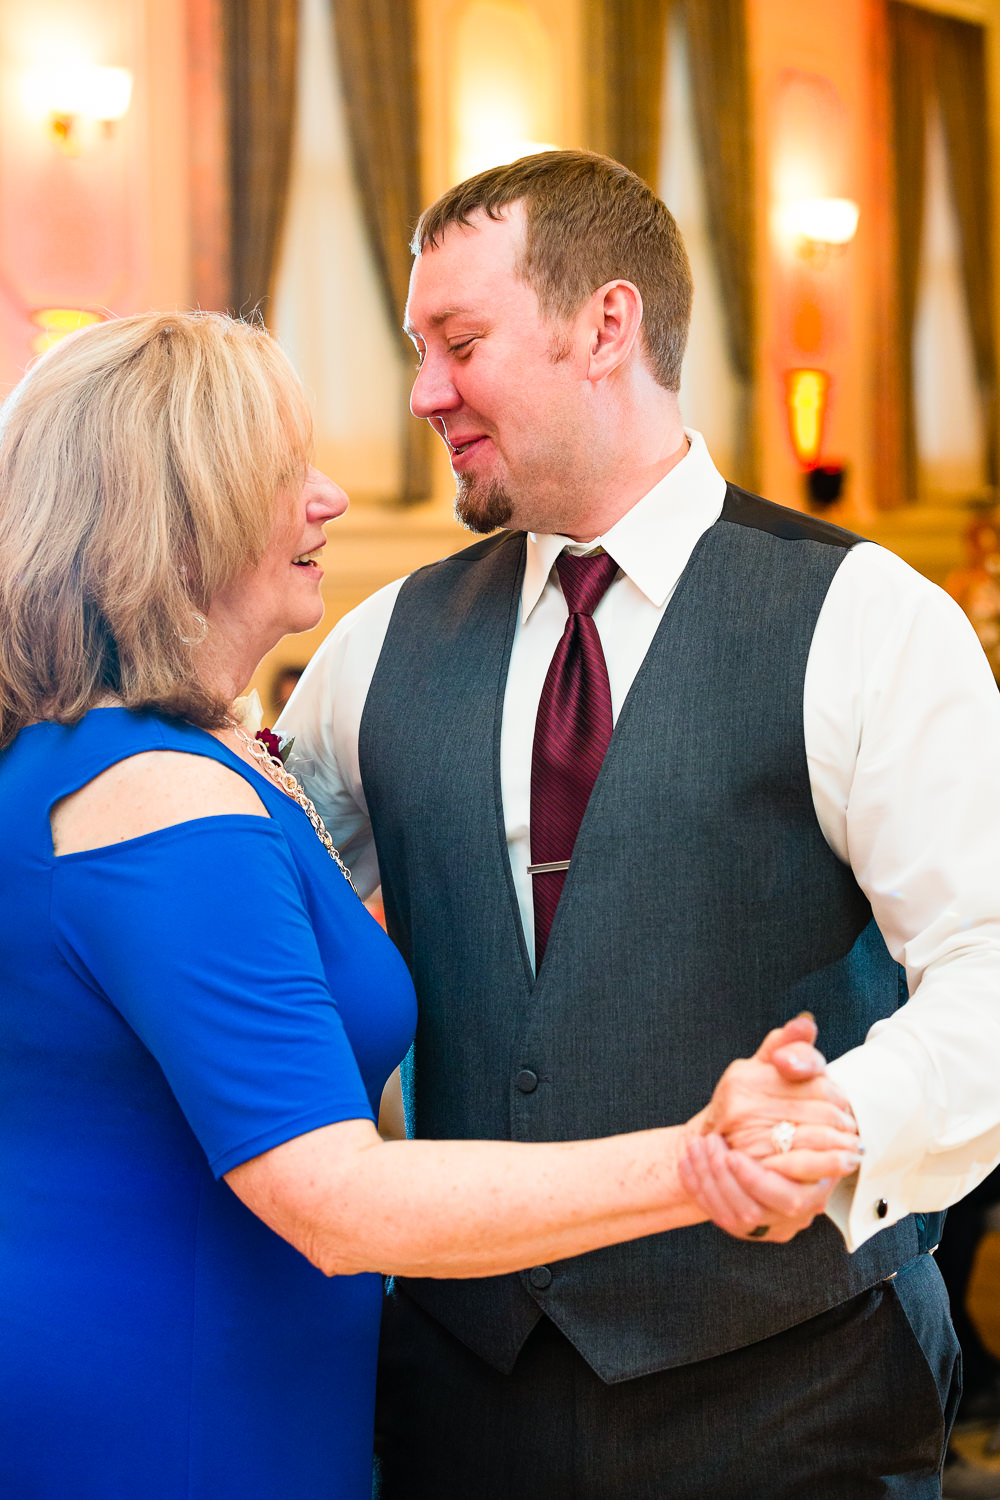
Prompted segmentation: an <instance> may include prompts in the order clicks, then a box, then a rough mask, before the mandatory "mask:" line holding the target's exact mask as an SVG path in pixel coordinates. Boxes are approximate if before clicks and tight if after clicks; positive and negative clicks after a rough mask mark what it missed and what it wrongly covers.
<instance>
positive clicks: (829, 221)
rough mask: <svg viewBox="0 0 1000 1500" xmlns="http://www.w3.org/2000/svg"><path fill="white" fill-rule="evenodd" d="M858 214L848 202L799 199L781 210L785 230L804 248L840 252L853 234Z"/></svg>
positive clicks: (842, 199)
mask: <svg viewBox="0 0 1000 1500" xmlns="http://www.w3.org/2000/svg"><path fill="white" fill-rule="evenodd" d="M859 214H860V210H859V208H858V205H857V204H856V203H855V202H853V201H852V199H850V198H799V199H797V200H796V201H795V202H794V203H789V204H788V205H787V206H786V208H785V212H784V220H785V228H786V230H787V231H788V233H789V234H790V235H791V236H792V238H793V239H795V240H799V241H804V242H805V243H806V244H807V245H822V246H825V247H826V248H828V249H833V248H837V249H840V248H842V247H843V246H844V245H849V244H850V242H851V240H853V238H854V236H855V235H856V234H857V232H858V217H859Z"/></svg>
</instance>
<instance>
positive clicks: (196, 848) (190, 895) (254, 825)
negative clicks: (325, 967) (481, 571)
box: [53, 752, 856, 1276]
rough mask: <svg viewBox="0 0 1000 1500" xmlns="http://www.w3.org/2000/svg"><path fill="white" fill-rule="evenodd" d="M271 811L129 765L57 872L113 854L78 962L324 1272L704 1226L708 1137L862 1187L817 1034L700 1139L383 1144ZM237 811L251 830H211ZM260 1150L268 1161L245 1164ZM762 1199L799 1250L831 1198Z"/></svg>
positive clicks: (395, 1267) (720, 1099)
mask: <svg viewBox="0 0 1000 1500" xmlns="http://www.w3.org/2000/svg"><path fill="white" fill-rule="evenodd" d="M263 812H264V809H263V808H262V807H261V805H260V803H259V801H258V799H257V796H256V793H255V791H254V790H253V787H252V786H250V785H249V784H248V783H247V782H245V781H244V780H243V778H242V777H238V776H237V775H236V774H235V773H234V772H232V771H229V770H228V769H227V768H225V767H223V766H220V765H218V764H217V763H215V762H214V761H210V760H205V759H203V758H201V757H196V756H191V755H185V754H174V753H171V752H153V753H148V754H144V755H139V756H135V757H133V758H132V759H131V760H129V761H126V762H122V763H121V764H120V765H119V766H117V767H114V768H112V770H111V771H109V772H106V773H104V775H103V776H99V777H97V778H95V780H94V781H93V782H91V783H89V784H88V786H87V787H86V788H83V789H81V791H80V792H79V793H75V794H74V795H73V796H72V797H69V798H67V799H66V800H65V801H64V802H63V803H62V804H60V806H59V807H58V808H57V809H56V810H55V812H54V814H53V833H54V838H55V843H56V849H57V852H58V854H60V855H66V854H77V855H79V854H81V853H82V852H83V851H85V850H92V849H94V848H95V846H96V847H97V849H98V853H97V855H96V856H95V858H94V859H93V860H84V861H83V862H82V863H81V862H80V861H79V860H77V862H76V863H73V862H69V863H67V862H66V861H65V860H63V859H58V860H57V866H58V867H59V880H58V882H57V887H58V892H57V893H58V895H59V900H58V901H57V903H56V905H57V908H58V912H59V921H60V930H61V933H62V937H63V941H64V942H65V943H66V946H67V952H69V953H75V954H79V955H82V957H81V962H83V963H84V964H85V966H86V969H87V972H88V973H89V974H91V975H93V976H94V977H95V978H96V980H97V982H98V983H99V984H100V985H101V986H102V988H103V989H104V990H105V993H106V994H107V995H108V997H109V999H110V1000H111V1001H112V1003H113V1004H115V1005H116V1006H117V1007H118V1008H119V1009H120V1010H121V1012H122V1014H123V1015H124V1016H125V1018H126V1019H127V1020H128V1022H129V1024H130V1025H131V1026H132V1027H133V1029H134V1030H135V1032H136V1034H137V1035H138V1036H139V1037H140V1039H141V1040H142V1041H143V1042H144V1044H145V1045H146V1046H147V1047H148V1048H149V1050H150V1052H151V1053H152V1055H153V1056H155V1057H156V1058H157V1060H158V1062H159V1063H160V1066H161V1067H162V1068H163V1071H164V1074H165V1076H166V1078H167V1081H168V1082H169V1084H170V1087H171V1088H172V1090H173V1091H174V1094H175V1097H176V1098H177V1100H178V1103H179V1104H180V1106H181V1108H182V1109H183V1110H184V1112H185V1114H186V1115H187V1117H188V1121H189V1123H190V1124H191V1126H192V1129H193V1130H194V1131H195V1134H196V1135H197V1136H198V1138H199V1140H200V1141H201V1142H202V1145H203V1146H204V1148H205V1150H206V1154H207V1155H208V1158H209V1160H210V1162H211V1163H212V1165H213V1169H214V1170H218V1171H220V1172H222V1173H223V1174H224V1175H225V1176H226V1180H227V1181H228V1182H229V1183H230V1185H231V1186H232V1187H233V1189H234V1190H235V1191H236V1192H237V1194H238V1195H239V1196H240V1197H241V1198H242V1199H243V1201H244V1202H245V1203H246V1204H247V1205H248V1206H249V1207H250V1208H251V1209H252V1210H253V1212H255V1213H256V1214H258V1215H259V1216H260V1217H261V1218H262V1219H263V1220H264V1221H265V1222H266V1223H268V1224H269V1225H270V1226H271V1227H272V1228H273V1229H275V1230H276V1232H277V1233H279V1234H281V1235H282V1236H284V1237H285V1238H286V1239H287V1240H288V1241H290V1243H291V1244H293V1245H295V1246H296V1247H297V1248H298V1249H299V1250H301V1251H302V1253H303V1254H305V1255H307V1256H308V1257H309V1259H310V1260H312V1261H313V1262H314V1263H315V1264H316V1265H318V1266H320V1267H321V1268H322V1269H323V1270H324V1271H326V1272H328V1273H330V1274H332V1273H334V1272H344V1273H351V1272H356V1271H361V1270H376V1271H388V1272H399V1273H403V1274H413V1275H418V1274H423V1275H437V1276H486V1275H492V1274H495V1273H498V1272H503V1271H509V1270H513V1269H515V1268H518V1267H522V1266H530V1265H533V1264H537V1263H538V1262H539V1261H542V1260H547V1259H556V1258H563V1257H565V1256H569V1255H574V1254H578V1253H580V1252H582V1251H586V1250H591V1249H596V1248H598V1247H599V1246H602V1245H609V1244H614V1243H617V1242H619V1241H622V1240H626V1239H630V1238H633V1237H635V1236H639V1235H645V1234H652V1233H656V1232H660V1231H662V1230H666V1229H671V1228H674V1227H677V1226H680V1225H683V1224H692V1223H695V1222H698V1221H700V1220H701V1219H703V1218H704V1217H705V1212H704V1210H702V1209H701V1208H700V1207H699V1206H698V1205H697V1204H696V1202H695V1201H694V1200H693V1198H692V1197H691V1196H690V1195H689V1193H688V1191H687V1189H686V1187H685V1185H684V1183H683V1181H682V1179H681V1176H680V1168H679V1162H680V1156H681V1153H682V1151H683V1150H684V1147H685V1146H686V1144H687V1142H688V1141H689V1140H692V1139H694V1137H696V1136H697V1135H698V1134H699V1133H701V1132H703V1131H713V1130H714V1131H719V1132H725V1133H726V1134H728V1135H730V1136H732V1137H734V1138H739V1139H741V1140H742V1139H746V1141H747V1142H748V1144H750V1145H752V1144H753V1142H754V1140H755V1139H757V1138H760V1139H761V1140H765V1139H766V1136H767V1133H768V1131H769V1130H770V1128H771V1127H773V1125H774V1123H775V1122H776V1121H777V1120H779V1119H782V1118H789V1119H794V1120H796V1121H802V1122H803V1124H805V1123H806V1122H807V1121H808V1122H810V1125H809V1128H810V1129H811V1130H812V1131H813V1132H814V1133H815V1145H816V1147H817V1149H818V1150H819V1151H820V1153H821V1156H822V1164H823V1165H822V1170H819V1168H818V1167H816V1169H815V1170H814V1171H813V1173H812V1176H813V1178H814V1179H815V1178H817V1177H834V1176H836V1177H840V1176H843V1175H844V1174H845V1173H846V1172H847V1171H848V1170H851V1169H852V1168H853V1159H852V1158H848V1157H846V1156H845V1154H844V1153H845V1152H849V1151H851V1150H852V1148H853V1147H854V1146H855V1145H856V1137H855V1136H854V1135H852V1134H850V1133H847V1132H845V1131H843V1130H842V1129H841V1128H840V1127H841V1125H842V1123H843V1120H842V1115H841V1112H840V1109H839V1105H838V1102H837V1098H836V1094H835V1090H834V1089H833V1085H832V1084H831V1083H830V1082H829V1080H827V1079H825V1078H824V1077H822V1076H813V1075H815V1074H816V1073H817V1070H818V1069H819V1068H821V1067H822V1059H820V1058H819V1055H818V1054H817V1053H815V1052H813V1050H812V1048H811V1047H810V1046H809V1042H810V1041H811V1039H812V1036H813V1035H814V1031H812V1030H810V1027H811V1024H812V1023H810V1022H807V1021H804V1020H798V1021H795V1022H791V1023H789V1026H788V1027H786V1028H784V1029H783V1031H782V1032H780V1033H776V1034H772V1037H771V1038H769V1039H768V1041H767V1042H766V1043H765V1044H764V1049H763V1050H762V1051H761V1052H759V1053H758V1054H757V1056H756V1057H755V1058H753V1059H748V1060H745V1061H740V1062H736V1063H734V1064H732V1065H731V1066H730V1067H729V1068H728V1069H727V1070H726V1073H725V1074H724V1075H723V1078H722V1080H720V1084H719V1086H718V1088H717V1089H716V1091H715V1094H714V1095H713V1098H712V1100H711V1102H710V1104H709V1106H708V1107H707V1109H706V1110H704V1111H702V1112H701V1113H700V1114H699V1115H698V1116H696V1117H695V1118H694V1119H693V1120H691V1121H689V1122H688V1123H687V1124H685V1125H679V1126H673V1127H670V1128H665V1129H661V1130H649V1131H643V1132H639V1133H636V1134H633V1135H620V1136H613V1137H608V1138H605V1139H601V1140H591V1141H578V1142H569V1143H553V1144H520V1143H505V1142H494V1141H479V1142H474V1141H458V1142H455V1141H426V1140H421V1141H412V1142H407V1141H392V1142H382V1141H381V1140H380V1139H379V1137H378V1135H377V1133H376V1130H375V1127H374V1124H373V1123H372V1122H371V1120H370V1119H369V1118H364V1117H365V1116H366V1115H367V1114H368V1107H367V1099H366V1096H365V1094H364V1090H363V1089H362V1087H361V1081H360V1078H359V1077H358V1075H357V1067H356V1062H355V1060H354V1058H353V1055H352V1054H351V1053H350V1051H349V1047H348V1043H347V1040H346V1037H345V1035H344V1033H343V1031H342V1028H341V1027H340V1023H339V1020H338V1018H337V1013H336V1009H335V1007H334V1006H332V1005H330V1003H329V994H328V991H327V990H326V986H325V979H324V976H323V971H322V965H321V962H320V958H319V954H318V951H313V950H314V949H315V942H314V935H313V932H312V928H311V925H310V923H309V920H308V915H307V913H306V912H305V910H304V908H303V906H302V902H301V895H300V894H299V892H298V886H297V882H296V879H295V873H294V870H293V869H292V868H291V865H290V861H289V858H288V856H287V851H284V845H283V840H282V838H281V836H280V835H279V834H278V833H277V832H276V830H275V828H274V827H273V825H271V824H270V822H269V820H268V819H267V817H266V816H260V814H262V813H263ZM240 813H243V814H246V813H252V814H257V815H256V816H251V817H249V818H247V817H244V818H243V819H242V820H240V819H237V820H236V821H235V822H234V821H232V819H231V820H230V822H229V824H227V825H223V824H219V825H218V826H217V827H216V828H213V827H212V824H213V822H214V821H215V818H214V816H213V815H219V814H240ZM171 824H180V825H182V826H180V827H178V828H177V830H176V833H175V834H173V835H171V837H170V838H165V839H164V840H162V841H159V842H155V841H154V842H150V841H149V840H148V839H147V840H145V841H144V840H143V839H142V837H141V836H142V835H144V834H150V833H152V832H154V831H155V830H163V829H166V828H168V827H169V825H171ZM122 841H124V842H122ZM109 845H110V846H111V848H110V849H109V848H108V846H109ZM102 850H103V852H102ZM116 851H120V852H116ZM112 855H113V856H114V857H110V856H112ZM248 875H252V878H248ZM234 889H236V890H238V892H239V895H238V899H236V900H233V899H232V898H231V895H230V892H231V891H232V890H234ZM150 949H152V951H154V952H155V953H157V955H158V965H157V966H156V969H155V971H154V970H153V969H152V968H151V966H150V963H149V951H150ZM781 1042H783V1043H784V1044H785V1045H784V1047H783V1048H782V1046H781V1045H779V1043H781ZM767 1049H770V1050H769V1051H768V1050H767ZM782 1050H783V1051H784V1053H785V1054H787V1055H788V1057H789V1058H792V1057H794V1054H795V1053H796V1050H798V1051H799V1052H800V1053H801V1054H802V1055H801V1057H800V1067H799V1068H798V1069H797V1070H796V1069H795V1068H793V1067H791V1066H790V1065H789V1067H788V1069H787V1070H786V1071H787V1073H788V1076H783V1074H782V1072H781V1071H779V1068H778V1067H776V1066H775V1062H774V1061H771V1060H769V1056H770V1054H771V1053H773V1054H774V1058H775V1059H777V1058H778V1054H779V1053H780V1052H782ZM251 1103H252V1108H250V1105H251ZM248 1110H249V1113H248ZM286 1121H287V1122H288V1123H289V1124H292V1125H293V1126H294V1128H293V1129H291V1130H289V1129H288V1125H287V1124H286ZM331 1121H336V1122H337V1123H330V1122H331ZM314 1127H315V1128H314ZM286 1130H288V1133H287V1134H279V1133H278V1132H283V1131H286ZM268 1137H270V1138H269V1139H268ZM248 1140H250V1141H253V1140H256V1141H257V1142H259V1144H258V1145H257V1147H256V1154H255V1155H253V1156H252V1157H250V1158H248V1159H245V1158H244V1157H242V1156H238V1155H236V1154H235V1153H236V1152H237V1151H239V1150H241V1149H242V1144H243V1142H246V1141H248ZM231 1162H234V1163H235V1162H239V1163H240V1164H239V1165H235V1164H234V1165H232V1166H230V1163H231ZM849 1163H850V1164H849ZM814 1166H815V1164H814ZM800 1175H801V1176H804V1177H808V1176H809V1173H808V1172H803V1173H801V1174H800ZM755 1191H756V1193H757V1197H758V1201H759V1202H760V1204H761V1209H762V1214H763V1213H766V1215H767V1217H766V1222H768V1223H770V1224H771V1225H772V1226H773V1228H772V1235H771V1237H772V1238H784V1237H788V1236H789V1235H790V1234H791V1233H793V1232H794V1230H795V1229H796V1228H797V1227H799V1226H800V1224H801V1223H802V1222H805V1221H806V1220H807V1219H808V1217H809V1216H810V1215H811V1213H813V1212H815V1211H816V1207H815V1205H817V1204H819V1202H820V1199H821V1197H822V1195H823V1193H824V1192H825V1191H826V1188H825V1186H824V1185H821V1186H817V1185H816V1184H815V1182H806V1183H801V1182H792V1181H789V1180H787V1179H785V1178H783V1177H782V1176H781V1175H780V1174H778V1173H775V1172H764V1173H762V1174H761V1178H760V1184H759V1186H758V1188H757V1189H756V1190H755Z"/></svg>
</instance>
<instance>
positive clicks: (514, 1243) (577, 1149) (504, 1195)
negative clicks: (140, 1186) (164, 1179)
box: [226, 1020, 858, 1277]
mask: <svg viewBox="0 0 1000 1500" xmlns="http://www.w3.org/2000/svg"><path fill="white" fill-rule="evenodd" d="M810 1028H811V1029H812V1034H813V1035H814V1034H815V1028H814V1027H812V1023H805V1024H804V1023H803V1022H802V1021H799V1020H797V1021H794V1022H791V1023H789V1026H788V1027H786V1028H783V1029H782V1031H781V1032H778V1033H772V1034H771V1036H770V1037H769V1038H768V1039H767V1041H766V1042H765V1043H764V1046H763V1047H762V1049H761V1051H760V1052H759V1053H758V1054H756V1056H755V1057H754V1058H752V1059H747V1060H742V1061H737V1062H736V1063H733V1064H731V1065H730V1067H729V1068H727V1070H726V1072H725V1074H724V1075H723V1078H722V1079H721V1080H720V1083H719V1086H718V1087H717V1088H716V1091H715V1094H714V1095H713V1097H712V1101H711V1102H710V1104H709V1106H708V1107H707V1108H706V1109H705V1110H703V1111H701V1112H700V1113H699V1114H698V1115H696V1116H695V1117H694V1118H693V1119H692V1120H690V1121H688V1122H687V1123H686V1124H684V1125H676V1126H670V1127H666V1128H663V1129H660V1130H645V1131H639V1132H635V1133H632V1134H629V1135H618V1136H608V1137H605V1138H602V1139H599V1140H590V1141H570V1142H559V1143H549V1144H522V1143H515V1142H504V1141H423V1140H420V1141H396V1142H388V1143H387V1142H382V1141H380V1139H379V1137H378V1135H377V1133H376V1132H375V1129H374V1127H373V1126H372V1125H370V1124H369V1123H368V1122H365V1121H347V1122H344V1123H342V1124H339V1125H329V1126H326V1127H324V1128H323V1129H320V1130H315V1131H311V1132H310V1133H309V1134H308V1135H302V1136H299V1137H297V1138H296V1139H295V1140H292V1141H288V1142H286V1143H285V1144H283V1145H281V1146H277V1147H275V1149H274V1150H272V1151H267V1152H264V1153H263V1154H262V1155H260V1156H257V1157H254V1158H253V1159H252V1160H250V1161H247V1162H244V1163H243V1164H242V1165H241V1166H238V1167H236V1168H234V1169H233V1170H232V1171H231V1172H229V1173H227V1174H226V1181H227V1182H228V1183H229V1185H230V1186H231V1187H232V1189H233V1190H234V1192H235V1193H237V1195H238V1196H239V1197H240V1198H241V1199H242V1200H243V1202H244V1203H245V1204H246V1205H247V1207H248V1208H250V1209H251V1210H252V1211H253V1212H254V1213H255V1214H257V1215H258V1217H259V1218H261V1219H263V1220H264V1222H265V1223H267V1224H269V1225H270V1226H271V1228H272V1229H274V1230H275V1231H276V1232H277V1233H278V1234H280V1235H282V1236H283V1238H285V1239H287V1240H288V1241H289V1242H290V1243H291V1244H293V1245H295V1246H296V1248H297V1249H299V1250H301V1251H302V1253H303V1254H304V1255H306V1256H307V1257H308V1258H309V1260H311V1261H312V1262H313V1264H315V1265H317V1266H319V1267H320V1269H321V1270H323V1271H324V1272H326V1273H327V1274H328V1275H334V1274H351V1273H354V1272H357V1271H371V1270H374V1271H381V1272H383V1273H386V1274H390V1275H405V1276H443V1277H461V1276H492V1275H497V1274H499V1273H502V1272H506V1271H513V1270H518V1269H520V1268H522V1267H525V1266H530V1265H534V1264H536V1263H537V1262H539V1261H542V1260H557V1259H563V1258H564V1257H566V1256H570V1255H579V1254H581V1253H582V1252H584V1251H587V1250H595V1249H598V1248H599V1247H601V1246H603V1245H611V1244H617V1243H619V1242H620V1241H622V1240H628V1239H634V1238H636V1237H638V1236H640V1235H646V1234H655V1233H660V1232H662V1231H663V1230H668V1229H676V1228H679V1227H680V1226H682V1225H685V1224H695V1223H699V1222H701V1221H702V1220H703V1219H705V1218H706V1217H707V1214H706V1212H705V1211H704V1210H703V1209H702V1208H701V1207H700V1206H699V1204H698V1203H697V1202H696V1201H695V1200H694V1198H693V1197H692V1196H691V1194H690V1193H689V1192H688V1189H687V1187H686V1186H685V1183H684V1181H683V1179H682V1177H681V1170H680V1163H681V1158H682V1156H683V1154H684V1152H685V1151H686V1149H687V1147H688V1146H689V1144H691V1143H693V1142H695V1141H696V1140H697V1139H698V1138H699V1137H700V1136H701V1135H702V1134H703V1133H704V1132H705V1131H706V1130H712V1129H715V1128H719V1127H725V1128H727V1129H734V1130H739V1129H740V1128H741V1123H742V1124H743V1125H744V1126H745V1129H746V1131H747V1133H753V1132H754V1131H756V1130H758V1129H763V1128H765V1127H766V1128H767V1129H770V1128H771V1127H772V1126H773V1125H774V1124H775V1123H777V1121H778V1120H779V1119H783V1118H786V1117H788V1116H791V1115H795V1116H796V1117H797V1118H799V1119H801V1120H802V1121H804V1122H809V1129H810V1131H811V1132H812V1135H813V1139H814V1140H815V1142H816V1145H817V1149H816V1150H815V1151H814V1152H811V1153H810V1156H812V1157H813V1158H814V1160H813V1161H812V1162H811V1163H809V1164H808V1165H806V1164H803V1165H804V1167H805V1170H808V1171H810V1172H812V1173H814V1174H815V1180H811V1181H806V1182H796V1181H792V1180H790V1179H789V1178H787V1177H785V1176H784V1175H783V1174H780V1173H778V1172H774V1171H767V1170H766V1169H763V1168H758V1169H757V1176H756V1177H755V1179H754V1184H755V1186H754V1192H755V1194H756V1196H755V1197H754V1198H753V1199H752V1200H751V1199H749V1198H748V1201H752V1202H753V1203H754V1206H755V1210H758V1211H757V1212H756V1217H755V1220H754V1222H759V1221H766V1222H767V1223H768V1224H769V1226H770V1232H769V1235H768V1238H770V1239H772V1240H781V1239H788V1238H791V1236H792V1234H794V1233H796V1232H797V1231H798V1229H800V1228H802V1227H804V1225H805V1224H807V1223H809V1222H810V1221H811V1219H812V1217H813V1216H814V1215H815V1213H816V1212H818V1211H819V1209H820V1208H821V1207H822V1205H823V1203H825V1201H826V1196H827V1194H828V1193H829V1189H830V1186H831V1184H832V1181H833V1180H834V1179H839V1178H840V1177H842V1176H844V1175H846V1174H847V1173H848V1172H850V1171H853V1170H854V1169H855V1167H856V1166H857V1156H856V1147H857V1144H858V1142H857V1137H856V1136H855V1135H853V1134H852V1133H851V1132H849V1131H847V1130H845V1129H842V1128H841V1127H842V1124H843V1115H842V1112H841V1109H840V1106H839V1103H838V1102H835V1101H836V1097H837V1096H836V1093H835V1091H834V1090H833V1089H832V1086H831V1085H830V1084H829V1082H828V1080H826V1079H825V1078H824V1077H823V1076H822V1074H820V1073H819V1071H818V1070H819V1069H820V1068H821V1067H822V1059H821V1058H820V1057H819V1054H818V1053H816V1052H815V1051H814V1050H813V1049H812V1047H811V1046H810V1045H809V1044H808V1043H807V1042H806V1041H805V1040H804V1037H805V1036H806V1035H807V1034H808V1032H809V1030H810ZM765 1048H766V1049H768V1050H769V1052H770V1053H771V1054H777V1053H778V1050H779V1049H783V1053H784V1054H785V1060H786V1061H787V1057H788V1056H791V1057H792V1059H793V1065H792V1066H790V1067H788V1068H787V1071H788V1072H789V1074H790V1077H789V1078H785V1077H783V1076H782V1073H781V1072H780V1071H779V1069H778V1067H776V1066H775V1064H774V1062H770V1063H769V1062H766V1061H763V1060H762V1059H763V1056H764V1055H765V1052H764V1049H765ZM782 1060H783V1059H782V1057H781V1056H779V1057H778V1061H779V1064H780V1063H781V1062H782ZM794 1061H797V1062H798V1066H797V1067H796V1066H794ZM821 1143H822V1149H820V1147H821Z"/></svg>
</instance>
